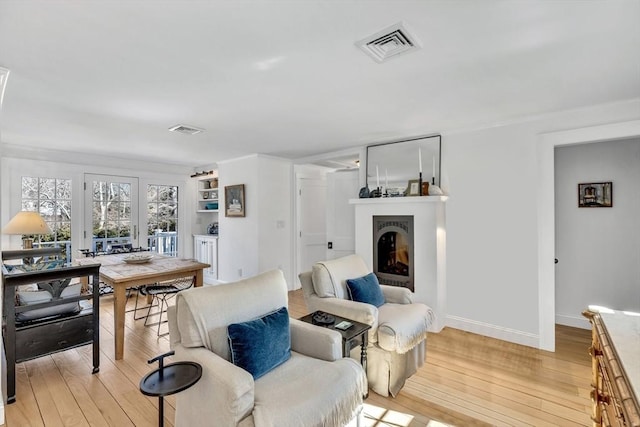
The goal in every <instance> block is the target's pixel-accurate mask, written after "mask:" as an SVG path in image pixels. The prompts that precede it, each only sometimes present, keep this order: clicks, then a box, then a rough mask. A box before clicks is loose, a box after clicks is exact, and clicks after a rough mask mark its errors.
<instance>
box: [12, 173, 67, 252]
mask: <svg viewBox="0 0 640 427" xmlns="http://www.w3.org/2000/svg"><path fill="white" fill-rule="evenodd" d="M22 210H23V211H31V212H38V213H39V214H40V215H41V216H42V218H43V219H44V221H45V222H46V223H47V225H48V226H49V228H51V234H47V235H41V236H39V237H38V241H36V242H34V247H47V246H48V247H51V246H53V247H64V248H65V249H66V258H67V259H71V180H70V179H59V178H35V177H27V176H23V177H22Z"/></svg>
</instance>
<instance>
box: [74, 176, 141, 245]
mask: <svg viewBox="0 0 640 427" xmlns="http://www.w3.org/2000/svg"><path fill="white" fill-rule="evenodd" d="M138 206H139V202H138V178H134V177H124V176H112V175H93V174H85V176H84V207H85V209H84V211H85V220H84V236H83V245H84V248H86V249H89V250H90V251H92V252H105V251H108V250H110V249H111V248H112V246H114V245H132V247H134V248H135V247H138V246H140V244H139V241H138V236H139V208H138Z"/></svg>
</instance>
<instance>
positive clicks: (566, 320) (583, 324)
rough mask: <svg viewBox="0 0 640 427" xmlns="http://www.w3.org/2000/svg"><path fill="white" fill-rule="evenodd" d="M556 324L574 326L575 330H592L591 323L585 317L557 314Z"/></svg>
mask: <svg viewBox="0 0 640 427" xmlns="http://www.w3.org/2000/svg"><path fill="white" fill-rule="evenodd" d="M556 323H557V324H558V325H564V326H573V327H574V328H580V329H591V323H589V321H588V320H587V319H586V318H585V317H578V316H567V315H565V314H556Z"/></svg>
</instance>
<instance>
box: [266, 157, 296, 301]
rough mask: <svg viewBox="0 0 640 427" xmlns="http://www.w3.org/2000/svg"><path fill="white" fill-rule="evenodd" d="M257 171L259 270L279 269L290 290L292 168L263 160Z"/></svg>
mask: <svg viewBox="0 0 640 427" xmlns="http://www.w3.org/2000/svg"><path fill="white" fill-rule="evenodd" d="M258 171H259V176H260V183H261V186H260V188H259V190H258V209H259V212H260V216H259V223H258V233H259V238H258V242H259V254H258V270H259V271H260V272H263V271H267V270H271V269H274V268H279V269H281V270H282V271H283V272H284V276H285V279H286V280H287V285H288V286H289V289H293V287H294V286H295V283H296V282H297V280H294V279H293V252H292V247H293V243H292V236H293V230H294V229H295V224H294V221H293V215H292V211H293V209H292V200H293V198H292V195H293V187H294V184H293V178H292V165H291V162H289V161H283V160H280V159H272V158H268V157H267V158H264V157H263V158H261V159H260V164H259V168H258Z"/></svg>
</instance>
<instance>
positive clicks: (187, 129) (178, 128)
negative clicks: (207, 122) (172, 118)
mask: <svg viewBox="0 0 640 427" xmlns="http://www.w3.org/2000/svg"><path fill="white" fill-rule="evenodd" d="M169 130H170V131H171V132H179V133H184V134H185V135H195V134H197V133H201V132H204V129H200V128H197V127H194V126H187V125H175V126H173V127H170V128H169Z"/></svg>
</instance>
